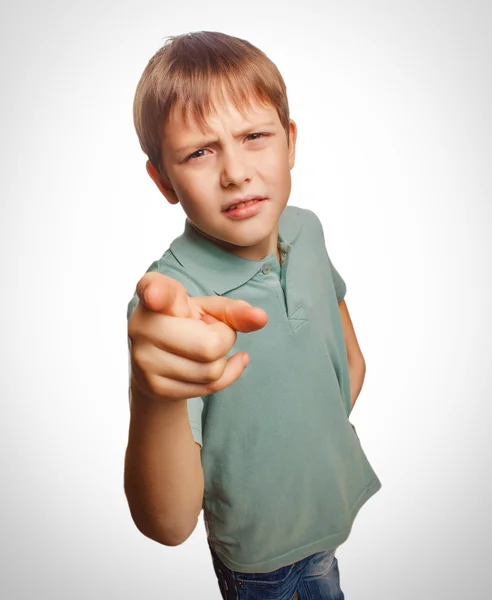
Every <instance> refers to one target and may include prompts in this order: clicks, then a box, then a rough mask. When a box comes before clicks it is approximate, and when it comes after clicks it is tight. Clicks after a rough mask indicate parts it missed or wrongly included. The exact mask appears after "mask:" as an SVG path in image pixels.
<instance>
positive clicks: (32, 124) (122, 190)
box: [0, 0, 492, 600]
mask: <svg viewBox="0 0 492 600" xmlns="http://www.w3.org/2000/svg"><path fill="white" fill-rule="evenodd" d="M200 29H208V30H218V31H224V32H226V33H230V34H232V35H236V36H239V37H244V38H246V39H248V40H250V41H251V42H252V43H254V44H255V45H257V46H259V47H260V48H262V49H263V50H264V51H265V52H266V53H267V54H268V55H269V56H270V57H271V58H272V59H273V60H274V62H276V64H277V65H278V67H279V69H280V70H281V72H282V74H283V75H284V78H285V81H286V83H287V87H288V92H289V97H290V104H291V113H292V118H294V119H295V120H296V121H297V125H298V128H299V137H298V150H297V163H296V166H295V169H294V170H293V189H292V196H291V199H290V204H293V205H297V206H302V207H307V208H311V209H313V210H314V211H315V212H316V213H317V214H318V215H319V216H320V218H321V220H322V222H323V225H324V228H325V236H326V241H327V248H328V250H329V252H330V255H331V257H332V259H333V262H334V264H335V265H336V266H337V268H338V270H339V271H340V273H341V274H342V276H343V277H344V279H345V281H346V283H347V296H346V301H347V305H348V307H349V310H350V312H351V315H352V319H353V323H354V327H355V330H356V333H357V335H358V338H359V343H360V345H361V348H362V351H363V353H364V356H365V358H366V363H367V375H366V380H365V382H364V387H363V389H362V392H361V394H360V396H359V398H358V400H357V404H356V407H355V409H354V412H353V413H352V417H351V419H352V421H353V423H354V424H355V426H356V427H357V430H358V433H359V436H360V438H361V441H362V444H363V447H364V450H365V451H366V453H367V455H368V457H369V459H370V461H371V463H372V465H373V467H374V468H375V470H376V472H377V473H378V475H379V477H380V479H381V481H382V483H383V488H382V490H381V491H380V492H379V493H378V494H377V495H376V496H375V497H374V498H373V499H371V500H370V501H369V502H368V504H367V505H365V506H364V507H363V509H362V510H361V512H360V513H359V515H358V517H357V519H356V522H355V524H354V528H353V530H352V533H351V536H350V538H349V540H348V541H347V542H346V543H345V544H344V545H343V546H342V547H341V548H340V549H339V551H338V559H339V567H340V574H341V584H342V589H343V590H344V592H345V596H346V598H347V600H367V599H372V598H374V599H376V598H377V599H378V600H414V599H415V598H419V599H429V600H431V599H432V600H434V599H436V598H438V599H440V598H442V599H444V598H446V599H447V600H455V599H456V600H457V599H461V598H473V599H474V600H481V599H483V600H485V599H486V598H490V597H491V592H490V591H489V590H488V589H487V588H488V587H490V586H488V585H487V584H488V579H489V573H490V568H489V565H488V563H489V562H490V555H491V543H490V539H491V535H492V527H491V517H490V510H489V507H490V505H491V502H492V494H491V486H490V477H491V472H492V468H491V467H492V465H491V450H490V442H489V439H490V417H491V414H492V408H491V393H490V368H491V351H492V348H491V341H490V325H491V318H490V306H491V304H492V297H491V290H490V273H491V266H490V262H491V260H490V259H491V245H492V244H491V213H492V210H491V183H490V173H491V164H492V163H491V159H492V153H491V139H492V131H491V129H492V128H491V118H490V107H491V106H492V97H491V96H492V94H491V66H490V65H491V59H492V56H491V54H492V52H491V51H492V42H491V36H492V10H491V4H490V3H489V2H482V3H481V2H477V1H468V2H464V1H456V2H444V1H441V2H438V1H430V0H427V1H425V2H424V1H413V2H410V1H407V2H401V1H394V0H393V1H389V0H388V1H386V2H383V1H381V0H375V1H371V2H362V1H360V2H343V3H342V2H337V3H335V2H319V3H317V2H314V1H312V0H311V1H309V0H305V1H303V2H298V3H296V4H293V5H292V6H290V7H288V6H286V4H285V3H284V2H274V1H270V2H264V1H262V2H252V1H250V2H248V3H242V4H241V5H239V4H237V5H235V4H233V3H230V2H225V1H224V2H221V3H219V2H216V3H213V4H209V3H207V2H197V1H194V0H193V1H189V2H186V3H180V2H177V3H170V2H162V1H161V2H145V1H144V2H136V1H128V2H123V1H121V0H120V1H119V2H116V1H106V2H102V3H101V2H97V3H96V2H94V1H92V2H90V1H85V2H80V3H73V2H69V3H67V2H61V1H58V2H56V1H54V0H51V1H50V0H48V1H47V2H43V3H37V2H32V1H30V2H17V3H15V4H14V3H3V4H2V8H1V9H0V33H1V36H0V44H1V52H0V64H1V81H2V94H1V97H0V103H1V120H2V135H1V140H2V147H1V152H2V178H1V183H0V186H1V188H0V193H1V196H0V197H1V200H2V202H1V219H0V227H1V230H0V249H1V267H2V273H1V275H2V292H3V293H2V306H1V312H0V319H1V323H0V325H1V336H2V344H1V348H2V356H1V358H2V369H1V392H2V406H3V415H2V419H1V425H0V427H1V432H0V464H1V477H2V479H1V481H2V492H1V496H0V509H1V510H0V514H1V530H2V536H1V542H0V544H1V553H2V557H1V558H2V560H1V570H2V576H1V583H0V587H1V589H0V597H1V598H2V599H3V598H5V599H7V600H10V599H30V598H33V599H34V598H35V599H40V598H43V599H45V598H46V599H50V600H55V599H58V598H60V599H64V600H66V599H67V598H70V599H74V600H75V599H103V598H104V599H106V598H118V599H119V600H124V599H139V598H145V599H149V600H150V599H156V600H157V599H163V598H166V599H168V598H177V599H180V598H185V599H186V598H201V599H218V598H219V591H218V587H217V583H216V580H215V575H214V573H213V570H212V564H211V560H210V557H209V554H208V549H207V546H206V538H205V529H204V525H203V520H202V518H200V522H199V525H198V527H197V529H196V531H195V532H194V533H193V535H192V536H191V538H190V539H189V540H188V541H186V542H185V544H183V545H182V546H179V547H175V548H172V547H165V546H160V545H159V544H157V543H155V542H152V541H150V540H148V539H147V538H145V537H143V536H142V535H141V534H140V533H139V532H138V530H137V529H136V528H135V526H134V525H133V523H132V521H131V518H130V515H129V511H128V508H127V504H126V500H125V497H124V493H123V483H122V482H123V475H122V473H123V458H124V451H125V447H126V436H127V428H128V421H129V410H128V398H127V384H128V372H127V345H126V307H127V302H128V301H129V299H130V298H131V296H132V294H133V290H134V287H135V285H136V283H137V281H138V279H139V278H140V277H141V276H142V275H143V274H144V272H145V270H146V269H147V267H148V266H149V265H150V263H151V262H152V261H153V260H155V259H157V258H159V257H160V256H161V255H162V253H163V252H164V250H165V249H166V248H167V247H168V245H169V243H170V241H171V240H172V239H173V238H174V237H176V236H177V235H179V234H180V233H181V232H182V229H183V225H184V213H183V212H182V209H181V208H180V206H179V205H178V206H173V207H172V206H170V205H169V204H167V202H166V201H165V199H164V198H163V197H162V196H161V195H160V194H159V192H158V190H157V188H156V187H155V186H154V184H153V182H152V181H151V180H150V178H149V177H148V176H147V174H146V172H145V168H144V165H145V156H144V155H143V154H142V152H141V150H140V147H139V146H138V142H137V138H136V135H135V132H134V129H133V123H132V113H131V108H132V100H133V94H134V91H135V87H136V84H137V82H138V79H139V77H140V75H141V73H142V71H143V69H144V67H145V65H146V63H147V61H148V60H149V59H150V57H151V56H152V54H153V53H154V52H155V51H156V50H157V49H158V48H159V47H160V46H161V45H162V43H163V41H164V38H165V36H168V35H171V34H179V33H185V32H188V31H195V30H200ZM486 309H489V310H487V311H486Z"/></svg>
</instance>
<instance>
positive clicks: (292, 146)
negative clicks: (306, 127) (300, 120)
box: [289, 119, 297, 169]
mask: <svg viewBox="0 0 492 600" xmlns="http://www.w3.org/2000/svg"><path fill="white" fill-rule="evenodd" d="M296 140H297V125H296V123H295V121H293V120H292V119H289V169H293V168H294V163H295V161H296Z"/></svg>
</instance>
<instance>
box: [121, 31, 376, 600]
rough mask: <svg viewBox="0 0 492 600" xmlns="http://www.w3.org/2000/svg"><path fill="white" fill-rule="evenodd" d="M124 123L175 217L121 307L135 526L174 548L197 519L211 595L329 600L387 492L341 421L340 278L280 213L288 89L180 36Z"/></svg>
mask: <svg viewBox="0 0 492 600" xmlns="http://www.w3.org/2000/svg"><path fill="white" fill-rule="evenodd" d="M134 121H135V126H136V130H137V134H138V137H139V140H140V144H141V147H142V149H143V151H144V152H145V154H146V155H147V156H148V161H147V171H148V173H149V175H150V177H151V178H152V179H153V181H154V182H155V184H156V185H157V187H158V188H159V190H160V191H161V192H162V194H163V195H164V196H165V197H166V199H167V200H168V202H169V203H170V204H177V203H181V205H182V207H183V210H184V212H185V213H186V215H187V219H186V220H185V229H184V232H183V234H182V235H181V236H179V237H178V238H176V239H175V240H174V241H173V242H172V243H171V245H170V247H169V248H168V249H167V250H166V251H165V253H164V255H163V256H162V258H161V259H159V260H158V261H155V262H154V263H152V265H151V266H150V267H149V269H148V271H147V273H146V274H145V275H144V276H143V277H142V279H141V280H140V281H139V283H138V285H137V288H136V292H135V295H134V297H133V298H132V300H131V301H130V303H129V305H128V314H127V316H128V320H129V323H128V335H129V349H130V371H131V377H130V396H131V418H130V430H129V440H128V448H127V453H126V461H125V492H126V496H127V499H128V503H129V507H130V511H131V514H132V517H133V520H134V521H135V524H136V526H137V527H138V528H139V530H140V531H141V532H142V533H143V534H144V535H146V536H148V537H150V538H151V539H154V540H156V541H158V542H160V543H163V544H166V545H169V546H174V545H178V544H181V543H183V542H184V541H185V540H186V539H187V538H188V537H189V536H190V535H191V533H192V531H193V530H194V528H195V526H196V523H197V520H198V516H199V514H200V510H201V509H202V508H203V510H204V521H205V525H206V530H207V539H208V544H209V547H210V551H211V556H212V563H213V566H214V569H215V573H216V575H217V578H218V582H219V587H220V590H221V594H222V597H223V598H240V599H247V598H249V599H253V598H278V599H283V598H285V599H289V600H290V599H292V598H293V597H298V598H299V600H307V599H308V598H309V599H318V598H319V599H332V600H340V599H343V598H344V595H343V592H342V591H341V589H340V585H339V573H338V567H337V559H336V558H335V551H336V549H337V547H338V546H339V545H341V544H342V543H343V542H344V541H345V540H346V539H347V538H348V536H349V533H350V530H351V528H352V524H353V521H354V519H355V516H356V514H357V512H358V511H359V509H360V508H361V507H362V505H363V504H364V503H365V502H366V501H367V500H368V499H369V498H370V497H371V496H372V495H374V494H375V493H376V492H377V491H378V490H379V489H380V487H381V482H380V481H379V479H378V477H377V475H376V474H375V472H374V471H373V469H372V467H371V465H370V464H369V462H368V460H367V458H366V456H365V454H364V452H363V450H362V448H361V445H360V442H359V440H358V437H357V434H356V432H355V429H354V428H353V426H352V425H351V423H350V421H349V419H348V417H349V414H350V411H351V410H352V407H353V404H354V402H355V399H356V397H357V395H358V393H359V392H360V389H361V386H362V381H363V378H364V373H365V365H364V359H363V357H362V354H361V352H360V348H359V346H358V343H357V338H356V336H355V332H354V330H353V327H352V324H351V321H350V317H349V313H348V309H347V306H346V303H345V301H344V296H345V292H346V285H345V282H344V280H343V279H342V277H341V276H340V274H339V273H338V272H337V270H336V269H335V267H334V266H333V264H332V263H331V261H330V258H329V256H328V253H327V250H326V247H325V241H324V236H323V229H322V225H321V223H320V221H319V219H318V217H317V216H316V215H315V214H314V213H313V212H312V211H310V210H307V209H302V208H297V207H294V206H287V202H288V199H289V194H290V189H291V177H290V171H291V169H292V168H293V166H294V159H295V144H296V136H297V130H296V125H295V123H294V121H293V120H292V119H290V117H289V108H288V101H287V94H286V88H285V83H284V81H283V79H282V77H281V75H280V73H279V72H278V70H277V68H276V66H275V65H274V64H273V63H272V62H271V61H270V60H269V59H268V58H267V57H266V56H265V54H264V53H263V52H261V51H260V50H259V49H257V48H255V47H254V46H253V45H251V44H250V43H248V42H246V41H244V40H241V39H238V38H234V37H231V36H228V35H225V34H223V33H216V32H215V33H213V32H197V33H190V34H186V35H182V36H177V37H174V38H170V39H169V40H168V42H167V43H166V44H165V45H164V46H163V47H162V48H161V49H160V50H159V51H158V52H157V53H156V54H155V55H154V57H153V58H152V59H151V60H150V61H149V63H148V65H147V67H146V69H145V70H144V72H143V74H142V77H141V79H140V82H139V84H138V87H137V91H136V95H135V102H134ZM253 307H257V308H253ZM231 350H234V352H235V354H234V355H233V356H228V353H229V351H231ZM244 359H249V360H250V364H249V366H248V368H246V369H245V366H246V364H247V363H246V361H245V360H244Z"/></svg>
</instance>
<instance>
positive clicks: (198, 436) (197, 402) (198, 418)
mask: <svg viewBox="0 0 492 600" xmlns="http://www.w3.org/2000/svg"><path fill="white" fill-rule="evenodd" d="M202 411H203V398H202V397H201V396H197V397H196V398H188V418H189V420H190V426H191V432H192V433H193V439H194V440H195V442H196V443H197V444H200V447H201V448H203V440H202Z"/></svg>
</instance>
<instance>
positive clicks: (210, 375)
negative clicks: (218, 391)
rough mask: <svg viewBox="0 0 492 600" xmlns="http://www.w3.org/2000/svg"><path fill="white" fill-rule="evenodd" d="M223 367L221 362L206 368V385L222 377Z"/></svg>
mask: <svg viewBox="0 0 492 600" xmlns="http://www.w3.org/2000/svg"><path fill="white" fill-rule="evenodd" d="M223 373H224V365H223V363H222V361H215V362H214V363H212V364H210V365H208V366H207V368H206V371H205V380H206V382H207V383H213V382H214V381H217V380H218V379H220V378H221V377H222V374H223Z"/></svg>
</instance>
